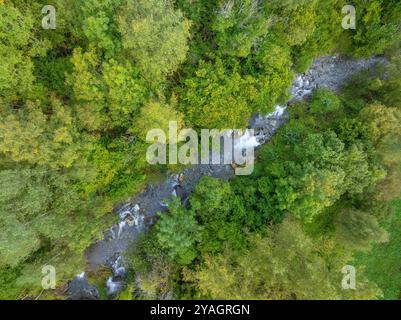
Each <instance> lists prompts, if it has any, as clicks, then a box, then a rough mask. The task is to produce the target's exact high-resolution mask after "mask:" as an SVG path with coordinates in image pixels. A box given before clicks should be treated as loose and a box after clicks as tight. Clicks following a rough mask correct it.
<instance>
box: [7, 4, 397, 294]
mask: <svg viewBox="0 0 401 320" xmlns="http://www.w3.org/2000/svg"><path fill="white" fill-rule="evenodd" d="M48 2H49V1H41V0H0V189H1V190H0V298H2V299H22V298H26V297H36V296H38V294H39V293H40V292H41V291H42V287H41V278H42V276H43V275H42V273H41V270H42V266H43V265H45V264H51V265H54V266H55V267H56V268H57V277H58V288H57V289H56V290H50V291H48V292H45V293H44V294H43V295H41V298H43V299H64V298H65V296H64V293H65V285H66V283H67V281H68V280H70V279H72V278H73V277H74V276H75V274H76V273H77V272H78V271H80V270H85V265H86V261H85V256H84V251H85V249H86V248H87V247H88V246H89V245H90V244H91V243H93V242H94V241H95V240H96V239H100V237H101V230H102V229H104V228H107V227H108V226H109V225H110V223H112V222H113V221H115V219H116V216H115V215H114V214H113V213H112V210H113V207H114V206H116V205H118V204H119V203H121V202H122V201H124V200H126V199H128V198H129V197H131V196H132V195H134V194H136V193H137V192H139V191H141V190H142V188H143V187H144V186H145V185H146V183H147V182H149V181H151V180H154V179H157V177H159V176H160V175H165V174H166V173H167V172H174V171H178V170H179V169H180V168H179V167H178V166H151V165H149V164H148V163H147V162H146V158H145V157H146V148H147V143H146V141H145V135H146V132H147V131H148V130H149V129H152V128H166V127H167V126H168V121H169V120H175V121H178V123H179V124H180V125H181V126H183V127H184V126H185V127H193V128H195V129H200V128H244V127H246V125H247V119H249V118H250V116H251V114H253V113H254V112H261V113H267V112H270V111H271V110H273V108H274V106H275V105H276V104H279V103H283V102H285V101H287V100H288V98H289V94H288V88H289V87H290V85H291V83H292V81H293V79H294V76H295V75H296V74H297V73H301V72H304V71H305V70H307V68H308V67H309V66H310V64H311V62H312V60H313V59H314V58H316V57H319V56H322V55H329V54H341V55H344V56H350V57H356V58H363V57H371V56H374V55H385V57H386V58H387V59H388V61H389V64H388V65H385V66H377V68H376V69H375V71H369V72H368V71H365V72H362V73H361V74H358V75H356V76H355V77H354V78H353V79H352V80H351V81H350V83H349V84H348V85H347V86H346V87H345V88H344V90H342V91H341V92H340V93H334V92H331V91H329V90H325V89H322V90H317V91H316V92H315V93H314V95H313V96H312V97H311V98H309V99H306V100H304V101H301V102H299V103H297V104H295V105H293V106H291V108H289V113H290V121H289V123H288V124H287V125H285V126H284V127H283V128H281V129H280V131H279V132H278V133H277V135H276V136H275V137H274V138H273V139H272V140H271V141H270V142H269V144H267V145H265V146H263V147H262V148H261V150H260V151H259V152H258V159H257V165H256V168H255V171H254V173H253V174H252V175H251V176H244V177H236V178H234V179H232V180H231V181H229V182H224V181H220V180H217V179H214V178H204V179H202V180H201V181H200V183H199V184H198V185H197V187H196V190H195V192H194V193H193V194H192V195H191V197H190V201H189V202H190V205H189V206H183V205H182V204H181V203H180V202H179V201H178V200H177V199H172V200H171V201H172V202H171V204H170V206H169V208H170V210H169V213H168V214H164V215H161V216H160V219H159V220H158V221H157V222H156V224H155V226H154V227H153V228H152V229H151V231H150V232H149V233H148V234H146V235H144V236H143V237H142V238H141V239H140V241H139V242H138V243H137V244H136V245H135V246H134V247H133V248H132V249H131V250H130V253H129V254H128V255H127V256H126V260H127V261H128V262H129V265H130V272H129V276H128V284H127V286H126V288H125V289H124V290H123V291H122V292H121V293H120V294H119V296H118V297H116V298H120V299H156V298H162V297H165V296H171V295H172V296H173V297H174V298H175V299H189V298H204V299H381V298H384V299H398V298H399V297H400V294H401V202H400V199H401V182H400V181H401V125H400V123H401V94H400V92H401V71H400V70H401V55H400V43H401V2H400V1H399V0H371V1H364V0H349V1H348V0H324V1H323V0H231V1H230V0H52V1H50V2H51V4H52V5H54V6H55V8H56V10H57V28H56V29H55V30H52V29H50V30H45V29H43V28H42V25H41V21H42V18H43V16H44V15H43V14H42V12H41V9H42V7H43V6H44V5H47V4H49V3H48ZM347 4H352V5H354V6H355V7H356V9H357V28H356V29H355V30H344V29H343V28H342V27H341V22H342V19H343V14H342V12H341V9H342V7H343V6H344V5H347ZM347 264H351V265H354V266H356V267H357V269H358V280H357V281H358V282H357V285H358V290H343V289H342V288H341V278H342V277H343V274H342V273H341V268H342V267H343V266H345V265H347ZM103 273H104V272H103V271H99V272H98V273H97V274H93V275H92V276H91V277H92V278H91V281H93V282H96V283H97V284H98V283H104V277H105V275H104V274H103Z"/></svg>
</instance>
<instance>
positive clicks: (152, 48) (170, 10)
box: [118, 0, 190, 83]
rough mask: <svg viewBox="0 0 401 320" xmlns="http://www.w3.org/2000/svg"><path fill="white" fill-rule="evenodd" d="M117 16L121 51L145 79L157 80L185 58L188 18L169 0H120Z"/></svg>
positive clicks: (175, 67)
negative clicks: (136, 66)
mask: <svg viewBox="0 0 401 320" xmlns="http://www.w3.org/2000/svg"><path fill="white" fill-rule="evenodd" d="M121 8H122V9H121V11H120V13H119V16H118V24H119V31H120V34H121V37H122V45H123V48H124V50H125V55H126V56H127V57H128V58H129V59H130V60H131V61H132V62H133V63H135V64H136V65H138V67H139V69H140V70H141V73H142V76H143V77H144V78H145V79H147V80H148V82H149V83H152V82H156V83H158V82H160V81H162V80H164V78H165V77H166V76H168V75H171V74H172V73H173V72H175V71H176V70H177V68H178V67H179V65H180V64H181V63H182V62H183V61H184V60H185V58H186V55H187V51H188V44H187V39H188V37H189V35H190V33H189V29H190V22H189V21H188V20H187V19H185V18H184V16H183V14H182V12H181V11H179V10H176V9H175V8H174V4H173V2H172V1H171V0H164V1H159V0H139V1H124V2H123V4H122V6H121Z"/></svg>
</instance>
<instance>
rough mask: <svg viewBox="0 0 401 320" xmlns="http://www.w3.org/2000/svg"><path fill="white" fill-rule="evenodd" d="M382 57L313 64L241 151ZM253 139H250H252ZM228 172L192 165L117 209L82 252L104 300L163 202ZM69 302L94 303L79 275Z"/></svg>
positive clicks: (94, 293)
mask: <svg viewBox="0 0 401 320" xmlns="http://www.w3.org/2000/svg"><path fill="white" fill-rule="evenodd" d="M385 62H386V60H385V58H383V57H372V58H369V59H360V60H355V59H344V58H342V57H337V56H327V57H321V58H318V59H316V60H314V62H313V64H312V66H311V67H310V69H309V70H308V71H307V72H305V73H304V74H302V75H299V76H297V77H296V79H295V80H294V81H293V84H292V87H291V88H290V93H291V96H292V98H291V100H290V101H288V103H287V105H281V106H276V109H275V111H274V112H273V113H270V114H268V115H261V114H257V115H254V116H252V118H251V119H250V120H249V128H250V129H254V131H255V137H256V142H255V137H251V138H249V139H247V138H244V141H242V142H241V144H242V145H247V144H248V145H249V144H252V146H258V145H262V144H265V143H267V142H268V141H269V140H270V139H271V137H272V136H273V135H274V134H275V132H276V131H277V130H278V129H279V128H280V127H281V126H282V125H283V124H285V123H286V122H287V121H288V113H287V112H286V108H287V107H288V106H289V105H290V104H292V103H294V102H296V101H299V100H301V99H303V98H305V97H307V96H309V95H310V94H311V93H312V92H313V90H315V89H317V88H328V89H331V90H333V91H338V90H339V89H341V86H342V85H343V83H345V82H346V80H348V79H349V78H350V77H351V76H352V75H354V74H355V73H357V72H359V71H361V70H363V69H369V68H372V67H373V66H374V65H375V64H376V63H385ZM252 138H253V139H252ZM234 175H235V174H234V170H233V168H232V166H231V165H229V164H217V165H215V164H200V165H193V166H191V167H189V168H187V169H185V170H183V171H182V172H181V173H179V174H173V175H170V176H168V177H167V178H166V180H165V181H164V182H162V183H159V184H149V185H148V186H147V187H146V188H145V189H144V191H143V192H141V193H140V194H138V195H137V196H136V197H135V198H134V200H133V201H129V202H127V203H124V204H122V205H120V206H119V207H118V208H117V209H116V210H115V213H116V214H117V215H118V217H119V223H118V224H115V225H112V226H111V227H110V228H109V229H108V230H105V231H103V235H104V237H103V239H102V240H100V241H97V242H95V243H93V244H92V245H91V246H90V247H89V248H88V249H87V251H86V259H87V261H88V265H89V268H90V270H91V271H96V270H98V269H99V267H101V266H108V267H109V268H110V269H111V272H112V275H111V276H110V277H109V278H108V280H107V283H106V286H107V293H108V295H109V296H110V297H113V296H115V295H116V293H117V292H118V291H119V290H120V289H121V288H122V287H123V285H124V276H125V274H126V267H125V264H124V260H123V254H124V252H126V251H127V249H128V248H129V246H130V245H132V243H134V242H135V241H136V240H137V239H138V236H139V235H140V234H142V233H144V232H146V231H147V230H148V229H149V228H150V227H151V226H152V224H153V223H154V222H155V221H156V218H157V213H158V212H162V213H163V212H166V211H167V209H168V205H167V200H168V198H170V197H171V196H177V197H180V198H181V199H182V201H183V202H184V203H185V202H187V200H188V198H189V195H190V194H191V192H192V191H193V190H194V188H195V186H196V184H197V183H198V181H199V180H200V179H201V178H202V177H203V176H211V177H215V178H218V179H224V180H228V179H230V178H232V177H233V176H234ZM68 294H69V299H73V300H78V299H98V298H99V293H98V290H97V288H96V287H94V286H92V285H90V284H89V283H88V280H87V278H86V276H85V273H84V272H79V273H78V274H77V276H76V277H75V278H74V279H73V280H71V281H70V282H69V288H68Z"/></svg>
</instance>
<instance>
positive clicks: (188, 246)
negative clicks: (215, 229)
mask: <svg viewBox="0 0 401 320" xmlns="http://www.w3.org/2000/svg"><path fill="white" fill-rule="evenodd" d="M159 217H160V220H159V221H158V222H157V224H156V226H155V228H156V232H157V233H156V237H157V241H158V243H159V244H160V246H161V247H162V248H164V249H166V250H167V252H168V256H169V258H170V259H171V260H173V261H175V262H177V263H179V264H183V265H186V264H189V263H191V261H192V260H193V259H195V257H196V255H197V253H196V249H195V244H196V242H197V241H199V240H200V233H199V232H200V230H201V229H200V227H199V225H198V223H197V222H196V220H195V215H194V213H193V211H190V210H186V209H185V208H184V207H182V205H181V204H180V201H179V199H177V198H174V199H173V200H172V201H171V202H170V204H169V214H159Z"/></svg>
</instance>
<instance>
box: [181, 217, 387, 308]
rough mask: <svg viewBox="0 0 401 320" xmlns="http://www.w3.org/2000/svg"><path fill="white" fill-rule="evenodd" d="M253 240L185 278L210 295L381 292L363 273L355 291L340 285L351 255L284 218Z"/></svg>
mask: <svg viewBox="0 0 401 320" xmlns="http://www.w3.org/2000/svg"><path fill="white" fill-rule="evenodd" d="M267 233H268V235H267V236H265V237H260V236H256V237H253V238H252V244H253V245H252V247H251V248H250V249H248V250H246V251H245V252H241V253H240V254H237V253H235V252H233V251H228V252H226V253H225V254H224V255H219V256H217V257H207V258H206V259H205V262H204V264H203V265H202V266H201V267H200V268H198V270H197V271H195V272H193V273H189V274H188V275H187V279H188V280H190V279H195V282H196V286H197V289H198V290H199V291H200V292H201V293H202V294H203V295H205V296H207V297H210V298H213V299H291V300H292V299H374V298H377V297H379V296H380V294H381V293H380V290H378V288H377V287H376V286H375V285H374V284H372V283H370V282H368V281H367V280H366V278H364V277H363V276H362V275H361V274H359V277H358V290H352V292H350V291H351V290H343V289H342V288H341V278H342V273H341V268H342V267H343V266H344V265H346V263H347V261H348V260H349V259H350V257H349V256H348V255H347V254H346V252H345V251H344V250H341V249H335V246H333V244H332V243H330V242H327V241H326V242H321V241H318V242H316V241H313V240H312V239H310V238H309V237H308V236H306V235H305V234H304V232H303V231H302V229H301V227H300V226H299V224H298V223H297V222H296V221H294V220H292V219H286V220H285V221H284V222H283V223H282V224H280V225H279V226H277V227H275V228H273V229H269V230H267Z"/></svg>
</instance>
